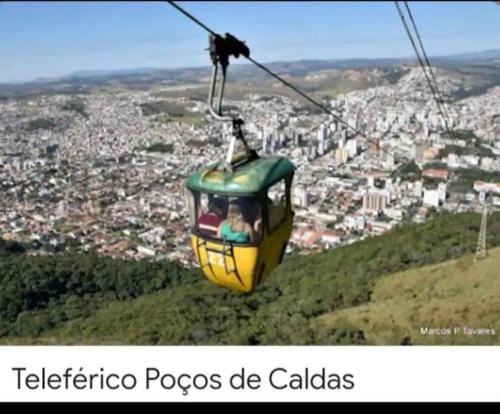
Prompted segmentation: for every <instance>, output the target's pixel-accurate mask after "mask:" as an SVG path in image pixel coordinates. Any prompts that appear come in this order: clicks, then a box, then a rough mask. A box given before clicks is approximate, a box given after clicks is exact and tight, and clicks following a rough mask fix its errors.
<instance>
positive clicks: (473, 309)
mask: <svg viewBox="0 0 500 414" xmlns="http://www.w3.org/2000/svg"><path fill="white" fill-rule="evenodd" d="M473 258H474V256H473V255H465V256H463V257H462V258H460V259H458V260H452V261H448V262H445V263H441V264H438V265H433V266H426V267H423V268H421V269H413V270H408V271H406V272H402V273H397V274H395V275H390V276H385V277H383V278H381V279H379V280H378V281H377V282H376V283H375V286H374V289H373V293H372V295H371V299H370V302H368V303H367V304H365V305H361V306H357V307H353V308H349V309H343V310H340V311H339V312H334V313H331V314H327V315H324V316H322V317H321V319H322V321H323V322H326V324H327V325H328V326H337V325H339V324H348V325H352V326H354V327H356V328H357V329H360V330H362V331H363V332H364V334H365V337H366V339H367V340H368V341H369V342H370V343H374V344H378V345H386V344H398V343H400V342H401V338H404V341H405V342H407V343H408V342H411V343H412V344H415V345H430V344H439V345H450V344H476V345H487V344H497V345H498V344H500V271H499V269H500V248H496V249H494V250H492V251H490V256H489V257H488V258H487V259H485V260H482V261H479V262H477V263H473ZM467 328H468V329H467ZM432 329H439V331H435V330H432ZM474 329H475V330H476V332H474V331H473V330H474Z"/></svg>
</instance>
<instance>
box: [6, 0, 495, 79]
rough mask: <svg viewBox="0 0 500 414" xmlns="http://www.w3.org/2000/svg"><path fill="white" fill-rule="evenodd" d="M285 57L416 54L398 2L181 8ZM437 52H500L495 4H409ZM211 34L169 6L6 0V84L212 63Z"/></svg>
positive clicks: (264, 54) (264, 56)
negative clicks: (88, 72)
mask: <svg viewBox="0 0 500 414" xmlns="http://www.w3.org/2000/svg"><path fill="white" fill-rule="evenodd" d="M179 4H180V5H181V6H182V7H184V8H185V9H186V10H188V11H189V12H191V13H193V14H194V15H195V16H196V17H198V18H199V19H200V20H201V21H203V22H204V23H205V24H206V25H208V26H209V27H211V28H212V29H213V30H214V31H216V32H219V33H226V32H230V33H231V34H233V35H235V36H236V37H238V38H239V39H241V40H244V41H246V43H247V45H248V46H249V47H250V50H251V54H252V56H253V57H254V58H255V59H257V60H259V61H261V62H263V63H265V62H271V61H277V60H299V59H344V58H355V57H358V58H380V57H407V56H413V50H412V48H411V43H410V41H409V39H408V37H407V35H406V33H405V31H404V28H403V26H402V23H401V20H400V18H399V15H398V14H397V11H396V8H395V5H394V3H393V2H314V1H297V2H281V1H280V2H267V1H263V2H251V1H249V2H239V1H238V2H230V1H224V2H215V1H199V2H193V1H182V2H180V3H179ZM409 4H410V7H411V9H412V12H413V15H414V18H415V20H416V23H417V26H418V28H419V31H420V35H421V36H422V39H423V42H424V46H425V48H426V50H427V53H428V55H429V56H433V55H449V54H455V53H463V52H476V51H483V50H488V49H496V48H500V6H499V5H497V4H496V3H495V2H492V1H488V2H476V1H470V2H409ZM207 46H208V35H207V33H206V32H205V31H203V30H202V29H201V28H199V27H198V26H196V25H195V24H194V23H193V22H191V21H190V20H188V19H187V18H186V17H185V16H184V15H182V14H180V13H179V12H178V11H177V10H175V9H174V8H173V7H172V6H170V5H168V4H167V3H165V2H90V1H86V2H24V1H23V2H8V1H2V2H0V83H2V82H20V81H27V80H34V79H37V78H57V77H60V76H64V75H67V74H70V73H73V72H76V71H80V70H118V69H129V68H144V67H158V68H178V67H190V66H205V65H209V64H210V60H209V56H208V52H207V51H206V50H205V49H206V48H207Z"/></svg>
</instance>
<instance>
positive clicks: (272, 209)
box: [267, 179, 289, 233]
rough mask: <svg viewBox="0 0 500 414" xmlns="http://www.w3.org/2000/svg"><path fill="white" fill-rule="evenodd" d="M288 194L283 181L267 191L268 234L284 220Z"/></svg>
mask: <svg viewBox="0 0 500 414" xmlns="http://www.w3.org/2000/svg"><path fill="white" fill-rule="evenodd" d="M288 193H289V186H288V185H287V183H286V181H285V180H284V179H283V180H281V181H278V182H277V183H276V184H274V185H273V186H272V187H270V188H269V189H268V190H267V203H268V207H267V212H268V221H269V233H272V232H274V230H276V228H278V227H279V225H280V224H281V223H282V222H283V221H284V220H285V218H286V211H287V207H288V197H287V194H288Z"/></svg>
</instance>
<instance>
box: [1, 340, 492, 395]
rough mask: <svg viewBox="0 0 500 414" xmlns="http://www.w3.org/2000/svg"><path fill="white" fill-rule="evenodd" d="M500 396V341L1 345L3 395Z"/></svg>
mask: <svg viewBox="0 0 500 414" xmlns="http://www.w3.org/2000/svg"><path fill="white" fill-rule="evenodd" d="M242 369H244V372H242ZM242 374H243V375H242ZM498 400H500V347H315V346H314V347H313V346H311V347H202V346H198V347H194V346H193V347H133V346H128V347H122V346H120V347H105V346H103V347H79V346H76V347H0V401H498Z"/></svg>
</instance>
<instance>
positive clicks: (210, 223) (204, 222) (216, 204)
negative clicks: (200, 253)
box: [198, 196, 227, 237]
mask: <svg viewBox="0 0 500 414" xmlns="http://www.w3.org/2000/svg"><path fill="white" fill-rule="evenodd" d="M226 210H227V202H226V200H224V199H223V198H221V197H214V196H210V198H209V201H208V210H207V211H206V212H204V213H202V214H201V215H200V217H199V219H198V229H199V230H200V232H202V233H204V234H206V235H207V236H210V237H217V233H218V229H219V226H220V224H221V223H222V222H223V221H224V217H226Z"/></svg>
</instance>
